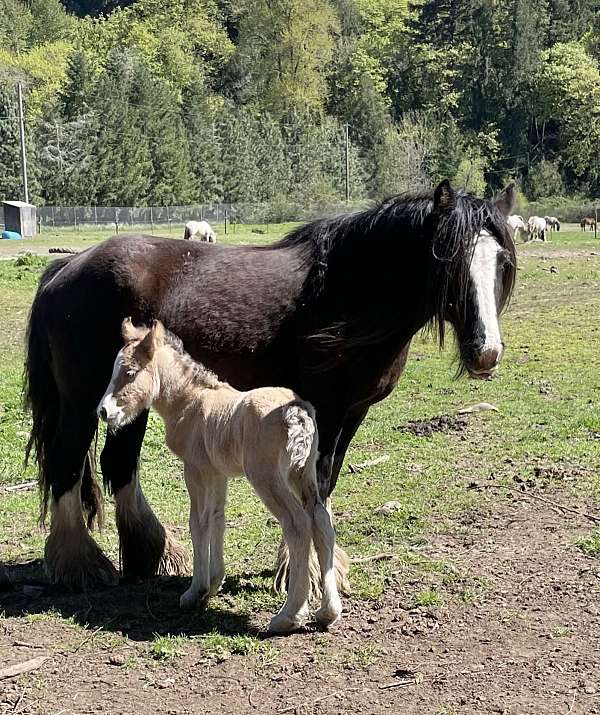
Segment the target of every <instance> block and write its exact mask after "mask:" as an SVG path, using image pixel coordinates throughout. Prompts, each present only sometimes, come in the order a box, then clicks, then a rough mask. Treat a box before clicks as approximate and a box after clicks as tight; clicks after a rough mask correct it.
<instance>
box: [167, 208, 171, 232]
mask: <svg viewBox="0 0 600 715" xmlns="http://www.w3.org/2000/svg"><path fill="white" fill-rule="evenodd" d="M167 223H168V224H169V233H171V216H170V214H169V207H168V206H167Z"/></svg>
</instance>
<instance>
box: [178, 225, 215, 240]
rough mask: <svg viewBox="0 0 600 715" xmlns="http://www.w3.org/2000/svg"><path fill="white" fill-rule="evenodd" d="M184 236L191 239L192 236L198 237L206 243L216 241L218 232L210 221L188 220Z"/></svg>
mask: <svg viewBox="0 0 600 715" xmlns="http://www.w3.org/2000/svg"><path fill="white" fill-rule="evenodd" d="M183 238H184V239H185V240H186V241H190V240H191V239H192V238H198V240H200V241H206V243H216V242H217V234H216V233H215V232H214V231H213V230H212V228H211V225H210V224H209V223H208V221H188V222H187V223H186V224H185V229H184V231H183Z"/></svg>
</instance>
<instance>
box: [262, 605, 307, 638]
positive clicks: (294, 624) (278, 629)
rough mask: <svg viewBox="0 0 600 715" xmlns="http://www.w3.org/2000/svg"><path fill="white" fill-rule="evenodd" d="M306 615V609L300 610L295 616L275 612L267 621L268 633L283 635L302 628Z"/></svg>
mask: <svg viewBox="0 0 600 715" xmlns="http://www.w3.org/2000/svg"><path fill="white" fill-rule="evenodd" d="M307 617H308V611H304V610H302V611H300V613H297V614H296V615H295V616H288V615H287V614H286V613H276V614H275V615H274V616H273V618H271V622H270V623H269V633H277V634H279V635H285V634H287V633H293V632H294V631H297V630H298V628H302V626H303V625H304V622H305V621H306V619H307Z"/></svg>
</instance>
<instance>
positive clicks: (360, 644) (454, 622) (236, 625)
mask: <svg viewBox="0 0 600 715" xmlns="http://www.w3.org/2000/svg"><path fill="white" fill-rule="evenodd" d="M474 486H475V488H477V485H474ZM535 496H536V492H535V491H532V492H528V491H525V492H523V493H519V492H518V490H517V491H515V492H509V493H508V495H507V497H506V498H505V499H500V500H498V499H497V498H496V499H494V500H490V501H489V508H487V509H482V510H480V511H478V512H477V513H476V514H474V515H472V516H471V517H469V518H462V519H461V520H459V521H457V522H455V523H453V524H452V525H451V528H449V529H448V530H447V531H445V532H443V533H439V534H437V535H436V536H435V537H434V538H433V539H432V540H431V541H430V542H429V543H428V544H427V545H426V546H425V547H424V548H425V550H426V552H427V553H428V554H429V555H431V556H433V557H436V558H442V559H448V560H449V562H450V563H451V564H452V565H453V570H454V571H455V576H456V579H455V583H456V592H457V597H456V598H450V599H449V600H448V601H447V602H444V603H442V604H437V605H435V606H426V605H425V606H418V607H417V606H414V604H412V603H411V600H410V596H409V594H410V593H412V592H414V586H415V584H412V583H410V582H406V581H405V580H403V579H402V578H401V574H398V576H399V578H398V582H396V579H395V578H394V577H392V578H391V579H390V583H389V585H388V588H387V590H386V592H385V594H384V595H383V597H381V598H380V599H378V600H376V601H371V602H367V601H359V600H353V599H352V598H349V599H347V600H346V606H345V607H346V612H345V613H344V618H343V621H342V622H341V624H340V625H339V626H338V627H337V628H335V629H334V630H332V631H331V632H330V633H327V634H322V633H319V632H318V631H316V630H314V629H313V628H311V627H310V626H309V627H307V629H306V631H305V632H304V633H299V634H297V635H294V636H292V637H288V638H285V639H282V638H276V639H273V644H274V645H275V646H276V648H277V656H276V657H273V658H271V657H270V656H269V655H268V654H266V655H265V654H263V655H262V656H261V655H257V656H251V657H248V656H242V655H231V656H230V657H224V656H223V657H220V656H219V655H218V654H216V655H214V654H213V655H212V656H210V655H209V656H207V654H206V651H205V650H202V649H199V648H195V647H194V645H186V647H185V651H184V652H182V653H181V654H180V655H178V656H175V657H173V658H171V659H169V660H168V661H167V662H164V663H163V662H160V661H156V660H154V659H152V658H149V657H148V655H147V640H148V639H149V638H150V637H151V635H152V634H153V633H155V632H164V631H165V630H168V629H173V627H176V626H177V625H178V624H177V623H175V622H174V619H176V618H178V617H179V616H178V614H177V607H176V602H177V597H178V594H179V591H180V590H181V586H180V584H179V583H178V580H177V579H164V580H157V581H155V582H154V583H152V584H149V585H148V584H144V585H138V586H126V585H123V586H120V587H118V588H117V589H112V590H106V591H103V592H96V593H94V594H93V595H89V596H84V597H82V596H75V595H70V594H66V593H61V592H59V591H58V590H54V589H52V588H51V587H48V586H47V585H45V584H44V582H43V580H42V578H41V573H40V567H39V564H38V563H35V564H31V565H26V566H23V567H21V568H19V569H18V570H17V572H16V574H15V581H16V583H15V589H14V590H13V591H11V592H8V593H4V594H3V597H2V604H3V605H2V608H3V610H4V612H5V618H4V620H3V621H2V632H1V633H0V663H2V664H7V665H8V664H14V663H20V662H23V661H26V660H28V659H30V658H35V657H39V656H40V655H47V656H48V660H47V661H45V662H44V663H43V665H42V666H41V667H40V668H39V669H38V670H36V671H35V672H33V673H31V674H29V675H25V676H21V678H20V679H19V680H18V681H16V682H14V681H13V680H11V679H8V680H4V681H1V682H0V712H2V713H13V712H26V713H39V714H40V715H41V714H42V713H44V714H47V713H54V714H55V715H58V713H63V715H66V713H80V714H82V715H83V714H84V713H98V712H107V713H114V714H115V715H116V714H117V713H119V714H120V713H131V712H136V713H159V712H160V713H177V714H178V715H183V714H184V713H203V712H213V713H256V712H260V713H262V712H264V713H270V712H280V713H283V712H289V713H340V714H341V713H363V714H364V713H373V714H375V713H384V712H402V713H518V714H519V715H522V714H525V713H528V714H529V713H531V714H534V713H535V714H538V713H539V714H542V713H565V714H566V713H573V714H579V713H581V714H583V713H589V714H590V715H591V714H592V713H600V598H599V596H600V564H599V563H598V560H597V559H593V558H591V557H588V556H586V555H585V554H584V553H583V552H582V551H581V550H579V549H578V548H576V546H575V545H574V542H575V540H576V538H577V536H578V534H579V533H584V532H585V529H587V528H589V525H588V523H586V521H587V520H586V519H584V518H581V517H580V516H578V515H576V514H572V513H569V512H565V511H562V510H561V509H559V508H557V507H555V506H553V505H550V504H547V503H545V502H540V501H539V500H537V499H535V498H533V497H535ZM543 498H545V499H548V498H550V499H551V501H556V502H557V503H561V504H568V505H569V506H570V507H573V508H577V509H578V510H580V511H582V512H586V511H591V510H592V507H591V506H590V505H589V504H585V503H579V504H577V503H574V502H573V501H572V499H571V498H570V497H569V495H568V494H561V493H554V494H549V493H547V492H544V497H543ZM436 578H440V577H439V575H437V576H432V584H433V585H434V584H435V579H436ZM400 583H401V585H399V584H400ZM28 584H29V585H30V586H31V585H33V586H35V585H38V586H40V585H41V586H42V590H41V592H40V593H39V594H38V593H37V592H36V591H35V589H31V587H30V588H27V585H28ZM421 585H422V584H421ZM23 586H26V588H25V591H26V592H27V593H28V594H29V595H26V594H24V592H23ZM239 586H240V584H239V582H238V583H228V584H227V586H226V589H229V590H231V591H232V592H233V591H235V589H236V588H238V587H239ZM49 606H53V607H54V608H55V609H56V610H57V611H58V612H59V613H60V614H61V615H62V616H63V617H64V616H65V615H73V616H74V619H75V621H77V620H84V621H87V622H88V623H89V624H90V626H89V628H88V630H87V631H85V632H84V633H83V635H82V633H81V632H80V631H79V630H76V629H75V627H71V626H69V625H65V624H64V622H60V621H59V620H58V619H57V621H56V622H55V623H54V622H53V621H52V619H51V618H50V619H48V618H47V617H44V618H41V619H40V620H36V618H35V614H36V612H37V613H44V614H45V613H46V612H47V609H48V608H49ZM173 613H175V614H176V615H175V617H174V616H173V615H172V614H173ZM24 614H29V615H28V616H27V617H25V618H23V616H24ZM134 614H135V615H134ZM267 615H268V614H266V613H264V614H256V619H253V620H252V621H251V622H249V623H240V622H237V621H235V620H232V621H231V623H229V624H228V628H229V629H230V631H231V633H234V632H248V631H250V632H256V631H257V629H258V626H257V624H258V623H264V622H265V620H266V618H267ZM198 623H199V625H200V629H201V623H202V618H199V619H198ZM95 624H101V625H95ZM186 630H187V632H188V633H192V632H193V628H190V627H189V626H188V628H187V629H186ZM74 635H75V636H76V637H75V638H74ZM120 636H127V640H126V641H123V639H122V638H120ZM192 643H193V641H192Z"/></svg>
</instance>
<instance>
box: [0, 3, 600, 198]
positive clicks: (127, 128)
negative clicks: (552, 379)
mask: <svg viewBox="0 0 600 715" xmlns="http://www.w3.org/2000/svg"><path fill="white" fill-rule="evenodd" d="M0 16H1V17H3V18H4V21H3V22H2V23H1V24H0V198H14V197H16V196H20V194H21V188H20V185H21V179H20V164H19V144H18V121H17V106H16V91H15V85H16V83H17V82H22V83H23V85H24V87H25V99H26V126H27V154H28V158H29V166H30V188H31V191H30V192H31V193H32V195H33V198H34V199H35V200H36V201H38V202H40V203H47V204H56V205H61V204H62V205H90V204H97V205H144V204H154V205H173V204H186V203H196V202H209V201H225V202H271V203H276V202H279V201H281V202H284V201H293V202H298V203H301V204H305V203H310V202H314V201H323V200H332V201H337V200H340V199H343V197H344V192H345V175H346V174H345V165H346V154H347V157H348V162H349V175H350V187H349V189H350V195H351V197H352V198H353V199H356V200H359V199H364V198H367V197H375V198H379V197H382V196H385V195H388V194H391V193H396V192H398V191H402V190H405V189H409V188H418V187H422V186H427V185H430V184H431V183H432V182H434V181H436V180H438V179H440V178H442V177H448V178H450V179H451V180H452V181H454V182H455V183H456V184H459V185H464V186H467V187H468V188H470V189H471V190H474V191H476V192H478V193H480V194H481V193H485V192H488V193H490V192H493V191H494V190H496V189H497V188H498V187H499V186H500V185H501V184H502V183H504V182H506V181H507V180H509V179H514V180H516V181H517V182H518V184H519V186H520V188H521V190H522V192H523V195H524V197H527V198H529V199H532V200H536V199H540V198H543V197H548V196H557V195H563V196H568V195H581V196H584V195H585V196H593V195H596V196H597V195H599V194H600V5H599V0H535V2H534V1H533V0H505V2H503V3H499V2H495V1H494V2H492V1H491V0H436V1H435V2H433V1H431V2H430V1H428V0H414V1H413V2H410V1H408V2H406V1H402V0H172V1H171V2H169V3H164V2H162V0H137V1H136V2H133V3H124V2H117V1H116V0H110V1H108V2H107V1H106V0H78V1H74V0H68V1H67V0H66V1H65V5H63V4H61V2H60V1H59V0H27V1H26V2H25V1H24V0H0ZM346 127H347V128H348V136H349V142H348V144H347V145H346V141H345V137H346Z"/></svg>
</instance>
